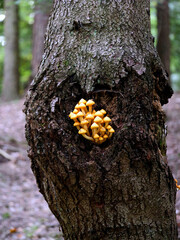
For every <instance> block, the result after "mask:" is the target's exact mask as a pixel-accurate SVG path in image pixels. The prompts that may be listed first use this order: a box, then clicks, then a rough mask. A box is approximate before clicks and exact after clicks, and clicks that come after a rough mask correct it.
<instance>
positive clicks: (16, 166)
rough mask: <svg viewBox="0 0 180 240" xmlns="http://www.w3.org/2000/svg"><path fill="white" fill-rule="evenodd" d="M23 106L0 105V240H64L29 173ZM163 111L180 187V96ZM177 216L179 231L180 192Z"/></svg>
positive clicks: (172, 164) (169, 152)
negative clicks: (165, 115) (165, 116)
mask: <svg viewBox="0 0 180 240" xmlns="http://www.w3.org/2000/svg"><path fill="white" fill-rule="evenodd" d="M23 102H24V100H23V99H22V100H18V101H14V102H10V103H2V102H0V240H63V237H62V232H59V225H58V222H57V220H56V219H55V217H54V216H53V215H52V214H51V212H50V210H49V208H48V206H47V204H46V202H45V200H44V199H43V197H42V195H41V194H40V193H39V191H38V188H37V186H36V182H35V179H34V176H33V174H32V172H31V169H30V161H29V159H28V157H27V153H26V151H27V144H26V141H25V137H24V124H25V116H24V114H23V112H22V108H23ZM164 109H165V111H166V114H167V125H168V136H167V145H168V150H167V155H168V162H169V165H170V167H171V169H172V172H173V175H174V177H175V178H177V179H178V180H179V181H178V182H179V183H180V148H179V142H180V93H176V94H174V95H173V97H172V98H171V100H170V102H169V104H167V105H166V106H165V107H164ZM7 153H8V155H6V154H7ZM178 176H179V177H178ZM176 213H177V222H178V227H179V229H180V191H179V192H177V204H176ZM179 235H180V234H179ZM179 239H180V238H179Z"/></svg>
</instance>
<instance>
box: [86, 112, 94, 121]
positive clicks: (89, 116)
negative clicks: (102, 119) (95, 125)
mask: <svg viewBox="0 0 180 240" xmlns="http://www.w3.org/2000/svg"><path fill="white" fill-rule="evenodd" d="M86 119H90V120H93V119H94V115H93V114H91V113H89V114H87V116H86Z"/></svg>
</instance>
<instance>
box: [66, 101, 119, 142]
mask: <svg viewBox="0 0 180 240" xmlns="http://www.w3.org/2000/svg"><path fill="white" fill-rule="evenodd" d="M94 104H95V102H94V101H93V100H88V101H86V100H84V99H81V100H80V101H79V102H78V104H76V106H75V108H74V111H73V112H71V113H70V114H69V117H70V118H71V119H72V120H74V126H75V127H77V129H78V130H79V131H78V133H79V134H81V135H82V136H83V137H84V138H86V139H88V140H90V141H92V142H96V143H98V144H101V143H103V142H105V141H106V139H108V138H111V137H112V134H113V133H114V132H115V131H114V129H113V128H112V127H111V126H110V125H109V123H110V122H111V119H110V118H109V117H108V116H105V114H106V111H105V110H104V109H101V110H100V111H95V110H93V105H94Z"/></svg>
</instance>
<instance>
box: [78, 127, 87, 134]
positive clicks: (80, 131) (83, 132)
mask: <svg viewBox="0 0 180 240" xmlns="http://www.w3.org/2000/svg"><path fill="white" fill-rule="evenodd" d="M78 133H79V134H85V133H87V131H86V130H85V129H84V128H81V129H80V130H79V132H78Z"/></svg>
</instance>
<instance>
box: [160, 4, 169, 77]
mask: <svg viewBox="0 0 180 240" xmlns="http://www.w3.org/2000/svg"><path fill="white" fill-rule="evenodd" d="M168 4H169V0H163V1H162V2H159V3H158V5H157V23H158V39H157V51H158V53H159V56H160V58H161V61H162V63H163V64H164V67H165V69H166V71H167V73H168V75H169V82H170V37H169V36H170V19H169V5H168Z"/></svg>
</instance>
